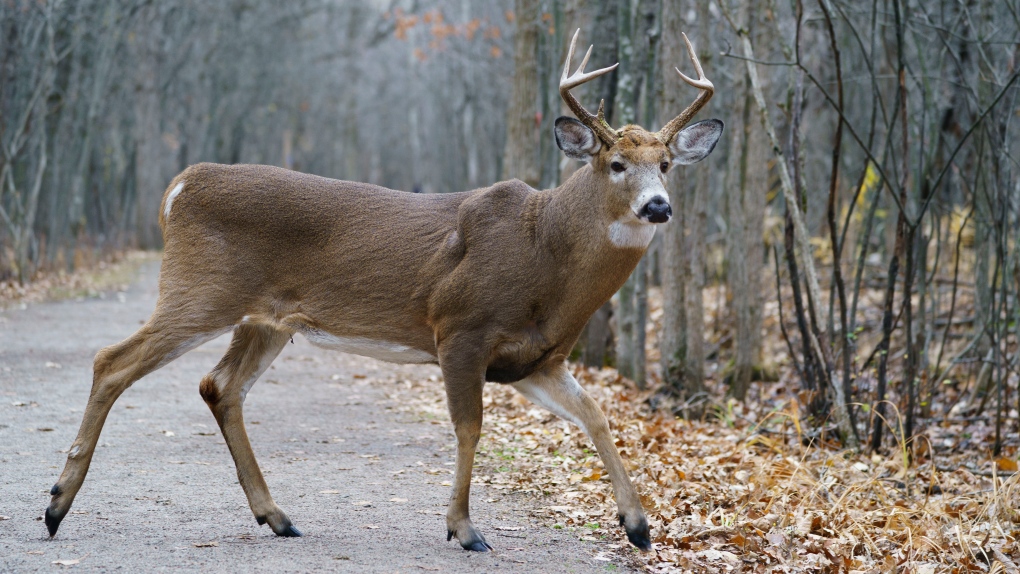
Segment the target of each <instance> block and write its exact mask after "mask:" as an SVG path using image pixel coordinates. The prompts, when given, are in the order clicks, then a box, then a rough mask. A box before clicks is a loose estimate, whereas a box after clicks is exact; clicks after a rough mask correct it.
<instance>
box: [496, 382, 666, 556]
mask: <svg viewBox="0 0 1020 574" xmlns="http://www.w3.org/2000/svg"><path fill="white" fill-rule="evenodd" d="M513 386H514V388H515V389H517V390H518V391H520V393H521V394H522V395H524V396H525V397H528V400H530V401H531V402H533V403H535V404H537V405H540V406H542V407H545V408H546V409H548V410H549V411H550V412H552V413H553V414H555V415H557V416H559V417H560V418H563V419H565V420H568V421H570V422H572V423H574V424H576V425H577V426H579V427H581V430H583V431H584V432H585V434H587V435H588V437H589V438H591V440H592V442H593V443H595V449H596V450H597V451H598V453H599V457H601V458H602V463H603V464H604V465H605V467H606V471H607V472H608V473H609V478H610V479H611V480H612V481H613V495H614V496H615V497H616V505H617V508H618V509H619V516H620V524H621V525H623V527H624V528H625V529H626V531H627V539H628V540H630V543H631V544H633V545H634V546H637V547H638V548H640V549H642V550H649V549H650V548H651V547H652V542H651V539H650V537H649V532H648V519H647V518H645V511H644V509H643V508H642V507H641V499H640V498H638V493H637V489H635V488H634V484H633V483H632V482H631V481H630V477H628V476H627V469H626V468H624V466H623V459H621V458H620V452H619V451H618V450H616V444H615V442H614V441H613V437H612V435H610V433H609V422H608V421H607V420H606V415H605V414H603V413H602V409H600V408H599V406H598V404H596V403H595V401H594V400H593V399H592V398H591V396H589V395H588V393H587V392H585V390H584V389H582V388H581V385H579V384H578V383H577V379H575V378H574V376H573V375H572V374H570V371H569V370H567V365H566V363H561V364H559V365H558V366H556V367H554V368H552V369H550V370H548V371H546V372H544V373H536V374H534V375H532V376H530V377H528V378H526V379H524V380H522V381H519V382H517V383H514V384H513Z"/></svg>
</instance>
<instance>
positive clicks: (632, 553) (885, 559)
mask: <svg viewBox="0 0 1020 574" xmlns="http://www.w3.org/2000/svg"><path fill="white" fill-rule="evenodd" d="M124 265H127V266H128V267H131V268H140V270H141V271H140V280H139V281H138V282H135V283H133V284H132V285H131V286H130V287H127V288H121V289H120V290H117V291H115V292H108V291H105V290H103V289H102V288H99V289H91V288H88V287H87V286H86V287H84V289H85V291H86V295H89V296H85V297H83V296H82V295H81V294H80V293H79V294H78V295H76V296H75V297H77V299H78V300H72V301H66V302H63V303H45V304H35V303H33V304H25V305H22V304H17V305H14V306H13V308H12V309H11V310H9V311H6V312H2V313H0V396H2V397H3V402H2V403H0V412H2V413H4V416H2V417H0V420H2V421H3V423H0V465H2V468H4V469H5V472H4V473H3V477H2V478H0V515H4V516H0V530H3V531H4V532H5V535H4V537H3V539H2V540H0V571H6V570H14V571H35V570H47V569H49V568H52V566H51V564H53V563H54V561H58V560H78V561H79V562H78V563H77V565H76V567H79V568H86V569H105V568H108V569H113V568H114V567H116V566H117V565H122V564H124V565H130V564H135V565H137V566H140V567H145V568H146V569H182V570H198V569H208V568H216V569H224V568H225V569H228V570H236V569H239V567H238V564H243V565H244V568H254V569H266V570H268V569H278V568H279V567H281V566H282V567H283V568H284V569H285V570H294V569H302V570H325V569H340V570H349V571H359V572H360V571H379V572H393V571H401V572H406V571H412V572H413V571H419V570H423V571H431V570H435V571H443V572H447V571H450V572H453V571H462V570H463V571H522V572H571V571H573V572H593V571H607V572H608V571H614V572H618V571H630V570H645V571H651V572H673V571H680V572H715V571H733V572H892V571H897V572H914V573H924V574H928V573H935V572H970V571H973V572H1004V573H1020V569H1018V567H1017V564H1018V563H1020V542H1018V541H1020V524H1018V523H1020V513H1018V511H1017V510H1018V508H1020V484H1018V483H1020V478H1018V477H1020V475H1018V474H1017V473H1016V440H1015V437H1013V439H1011V440H1010V441H1007V445H1008V448H1007V450H1006V455H1005V456H1001V457H998V458H993V457H991V456H990V455H989V451H988V449H987V444H988V443H989V437H990V434H991V432H992V429H991V427H990V426H989V425H988V424H987V423H986V422H982V421H963V422H961V421H958V420H954V419H945V420H943V421H942V422H936V423H932V424H930V425H929V428H928V430H927V434H926V437H927V438H928V440H927V441H926V443H927V444H925V445H924V446H919V447H918V448H917V449H915V452H919V453H921V454H918V455H916V456H915V460H913V461H910V460H909V456H908V449H905V448H902V446H901V444H902V441H897V445H899V446H897V448H892V449H890V450H888V451H887V452H884V453H882V454H863V453H856V452H850V451H847V450H844V449H841V448H840V447H839V446H838V445H837V444H836V443H835V442H834V441H831V440H829V439H828V438H827V437H826V436H825V435H824V434H822V435H815V434H812V431H811V429H810V428H809V425H807V424H806V423H805V421H804V420H803V419H802V417H803V410H804V409H803V406H802V404H801V403H802V402H803V400H798V394H797V392H796V388H795V382H794V381H793V380H792V378H791V374H790V373H788V372H786V371H789V370H790V369H789V368H788V367H785V368H783V369H782V371H783V374H782V376H781V377H780V381H779V382H778V383H765V384H762V383H757V384H756V385H755V386H754V387H753V389H752V396H753V397H754V400H752V401H749V405H753V406H745V405H742V404H739V403H736V402H734V401H726V400H725V399H724V398H721V397H716V399H715V400H714V402H713V405H712V407H711V408H710V409H709V411H708V412H709V414H708V415H707V416H706V417H705V418H704V419H703V420H701V421H685V420H680V419H676V418H674V417H672V416H669V415H666V414H664V413H662V412H661V411H652V410H651V409H650V408H649V407H648V399H649V396H650V393H648V392H641V391H638V390H637V389H635V388H634V386H633V384H631V383H630V382H629V381H627V380H625V379H622V378H620V377H619V376H618V375H617V374H616V373H615V371H613V370H612V369H603V370H585V369H581V368H579V367H574V372H575V375H576V376H577V377H578V378H579V380H580V381H581V383H582V385H583V386H584V387H585V388H586V389H587V390H588V391H589V392H590V393H591V394H592V395H593V396H594V397H595V399H596V401H598V402H599V403H600V404H601V406H602V408H603V410H605V411H606V414H607V416H608V417H609V419H610V421H611V425H612V428H613V432H614V434H615V435H616V437H617V445H618V446H619V447H620V449H621V452H622V454H623V456H624V458H625V459H626V460H627V461H628V465H629V467H630V472H631V475H632V477H633V478H634V480H635V482H636V484H637V486H638V489H639V492H641V494H642V498H643V502H644V505H645V508H646V509H647V511H648V513H649V520H650V523H651V526H652V536H653V541H654V542H655V550H654V551H653V552H648V553H640V552H638V551H636V550H634V549H633V548H631V547H630V546H629V545H628V544H627V542H626V538H625V536H624V534H623V532H622V529H620V528H619V527H618V526H617V525H616V505H615V502H614V500H613V496H612V488H611V485H610V483H609V481H608V477H607V476H605V474H604V473H603V472H602V465H601V462H600V461H599V459H598V457H597V456H596V455H595V454H594V453H593V452H592V448H591V444H590V441H589V440H588V439H587V437H585V436H584V435H583V434H582V433H581V432H580V431H579V430H578V429H577V428H575V427H573V426H571V425H569V424H567V423H565V422H563V421H561V420H559V419H557V418H556V417H554V416H552V415H550V414H548V413H547V412H545V411H543V410H541V409H538V408H536V407H534V406H533V405H531V404H530V403H528V402H527V401H526V400H525V399H523V398H522V397H521V396H519V395H517V394H515V393H514V391H513V390H512V389H510V388H507V387H505V386H500V385H487V387H486V392H485V399H484V400H485V423H484V427H483V435H482V440H481V442H480V444H479V453H478V457H477V460H476V467H475V472H474V484H475V486H474V488H473V497H472V500H473V516H474V517H475V522H476V525H478V526H479V528H481V529H482V531H483V532H484V533H485V534H486V535H487V536H488V539H489V541H490V542H491V543H493V546H495V547H496V552H494V553H492V554H490V555H483V556H479V555H474V554H470V553H465V552H461V551H460V549H459V546H457V545H456V544H455V543H453V542H450V543H446V542H445V541H443V540H442V539H441V535H442V533H443V528H442V527H443V525H444V523H443V512H444V510H445V504H446V497H447V496H448V490H449V486H448V484H449V481H450V480H451V479H452V476H451V475H450V471H451V466H452V461H453V444H454V442H453V441H454V439H453V435H452V432H451V427H450V424H449V422H448V416H447V413H446V405H445V397H444V395H443V390H442V383H441V374H440V372H439V370H438V368H435V367H421V366H413V367H412V366H394V365H388V364H385V363H378V362H376V361H373V360H370V359H363V358H359V357H353V356H349V355H342V354H338V353H328V352H324V351H320V350H317V349H315V348H313V347H311V346H310V345H308V344H307V342H305V341H303V340H300V338H295V342H296V344H295V345H294V346H288V348H287V349H286V350H285V351H284V353H283V355H282V356H281V357H280V358H279V359H278V360H277V362H276V363H275V364H274V368H273V369H272V370H270V371H269V372H267V374H266V375H265V376H264V377H263V379H262V380H261V381H260V382H259V384H258V385H256V386H255V387H254V389H253V390H252V392H251V393H250V395H249V397H248V409H247V417H246V418H247V420H248V421H249V422H248V432H249V434H250V435H251V437H252V444H253V446H254V448H255V451H256V454H257V455H259V456H260V462H261V463H262V468H263V470H264V471H266V476H267V481H268V482H269V485H270V488H271V489H272V491H273V494H274V496H275V498H276V500H277V502H278V503H279V504H280V505H281V506H282V507H283V508H284V509H285V510H287V511H288V513H289V514H290V516H291V518H292V519H293V520H294V521H295V524H296V525H297V526H298V527H299V528H302V529H303V530H304V532H305V534H306V536H305V537H304V538H302V539H297V540H284V539H276V538H275V537H273V536H272V535H271V533H269V531H268V530H267V529H266V528H259V527H257V526H256V525H255V522H254V521H253V520H252V518H251V516H250V511H249V510H248V509H247V504H246V502H245V499H244V496H243V493H242V492H241V489H240V487H239V486H238V485H237V483H236V480H235V477H234V473H233V463H232V462H231V460H230V457H229V455H228V453H227V451H226V448H225V445H224V444H223V441H222V439H221V438H220V437H219V434H218V432H217V431H216V428H215V424H214V423H213V420H212V417H211V416H210V415H209V414H208V410H207V409H206V408H205V406H204V405H203V404H202V401H201V399H200V398H199V397H198V393H197V381H198V380H199V379H200V378H201V376H202V375H203V374H204V373H205V372H206V371H208V369H209V368H211V366H212V365H213V364H214V363H215V361H216V360H217V359H218V357H219V355H220V354H222V352H223V351H224V349H225V345H226V340H225V339H219V340H217V341H214V342H212V343H209V344H207V345H206V346H204V347H202V348H200V349H198V350H196V351H195V352H193V353H190V354H189V355H186V356H185V357H183V358H181V359H179V360H177V361H175V362H174V363H171V364H170V365H168V366H167V367H165V368H163V369H162V370H160V371H157V372H156V373H154V374H152V375H150V376H149V377H148V378H147V379H143V380H142V381H140V382H139V383H138V384H136V385H135V387H133V388H132V389H130V390H129V391H128V392H127V393H126V394H125V396H124V397H123V398H122V399H121V400H120V401H119V402H118V403H117V405H116V407H115V408H114V411H113V414H112V415H111V417H110V419H109V421H108V422H107V426H106V430H105V431H104V434H103V438H102V439H101V448H100V449H99V451H98V454H97V456H96V458H95V461H94V465H93V468H92V471H91V473H90V475H89V479H88V480H87V481H86V483H85V486H84V488H83V490H82V492H81V494H80V495H79V497H78V500H77V502H76V505H75V507H74V508H73V510H72V514H70V515H68V517H67V519H66V520H65V521H64V524H63V525H62V527H61V531H60V532H59V533H58V534H57V537H56V538H55V539H54V540H52V541H50V540H47V537H46V536H45V529H44V527H43V525H42V524H41V523H39V522H36V520H37V517H38V516H40V515H41V512H42V510H43V509H44V508H45V506H46V503H47V501H48V499H49V496H48V494H47V489H48V487H49V485H50V484H51V483H52V482H53V480H55V478H56V477H57V475H58V474H59V472H60V468H61V467H62V464H63V455H62V454H60V452H61V451H63V450H64V449H66V448H67V447H68V445H70V443H71V441H72V439H73V437H74V433H75V431H76V429H77V425H78V422H79V419H80V417H81V410H82V407H83V406H84V404H85V400H86V397H87V393H88V384H87V382H86V381H87V380H88V378H89V372H90V369H89V365H90V364H91V355H92V354H93V353H94V352H95V351H96V350H97V349H98V348H99V347H101V346H104V345H107V344H110V343H112V342H115V341H118V340H120V339H121V338H123V337H125V336H126V335H128V334H129V333H130V331H131V330H132V329H133V328H134V326H135V325H137V324H138V323H139V322H140V321H144V319H145V318H146V317H147V316H148V314H149V312H150V311H151V309H152V307H153V305H154V302H155V275H154V274H155V270H156V269H157V266H156V264H155V263H154V262H152V261H151V260H147V259H146V258H145V257H140V258H139V257H136V258H134V259H132V258H129V259H128V261H127V262H126V263H122V264H118V265H115V266H113V268H112V269H111V271H112V272H111V273H109V275H112V276H114V277H124V276H125V272H124V271H123V269H122V267H123V266H124ZM129 275H130V274H129ZM86 283H87V282H86ZM114 283H116V281H115V282H114ZM109 284H111V283H107V285H109ZM80 290H81V287H80V288H79V291H80ZM22 307H23V308H22ZM766 320H767V321H768V318H767V319H766ZM772 343H774V341H773V342H772ZM777 354H778V351H777ZM153 382H156V383H159V384H155V385H154V384H152V383H153ZM168 387H169V388H168ZM167 403H171V404H172V405H173V408H172V409H168V408H164V405H166V404H167ZM890 410H892V409H890ZM893 427H895V425H893ZM352 431H355V432H352ZM1014 434H1015V433H1014ZM323 510H325V512H323ZM132 561H135V562H132ZM130 569H132V570H133V569H135V568H130Z"/></svg>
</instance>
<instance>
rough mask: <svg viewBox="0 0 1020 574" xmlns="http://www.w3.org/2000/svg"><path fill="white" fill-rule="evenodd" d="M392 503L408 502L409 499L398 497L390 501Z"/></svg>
mask: <svg viewBox="0 0 1020 574" xmlns="http://www.w3.org/2000/svg"><path fill="white" fill-rule="evenodd" d="M390 502H407V499H406V498H396V497H394V498H391V499H390Z"/></svg>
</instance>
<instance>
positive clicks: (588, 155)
mask: <svg viewBox="0 0 1020 574" xmlns="http://www.w3.org/2000/svg"><path fill="white" fill-rule="evenodd" d="M553 133H555V134H556V145H557V146H559V148H560V149H561V150H563V153H564V154H566V156H567V157H569V158H573V159H579V160H581V161H583V162H585V163H587V162H589V161H591V160H592V158H593V157H595V154H597V153H598V152H599V150H600V149H602V142H600V141H599V138H598V137H596V136H595V132H593V131H592V130H591V128H589V127H588V126H586V125H584V124H582V123H581V122H579V121H577V120H575V119H574V118H568V117H566V116H563V117H559V118H556V127H555V128H554V129H553Z"/></svg>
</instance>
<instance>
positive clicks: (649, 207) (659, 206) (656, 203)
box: [641, 195, 673, 223]
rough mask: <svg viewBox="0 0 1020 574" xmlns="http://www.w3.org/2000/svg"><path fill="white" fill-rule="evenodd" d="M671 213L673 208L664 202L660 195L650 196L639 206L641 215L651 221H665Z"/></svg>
mask: <svg viewBox="0 0 1020 574" xmlns="http://www.w3.org/2000/svg"><path fill="white" fill-rule="evenodd" d="M672 215H673V208H672V207H670V206H669V204H668V203H666V200H665V199H663V198H662V196H661V195H657V196H655V197H653V198H652V200H651V201H649V202H648V203H646V204H645V206H644V207H642V208H641V217H644V218H645V219H647V220H648V221H649V222H651V223H665V222H667V221H669V218H670V216H672Z"/></svg>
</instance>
